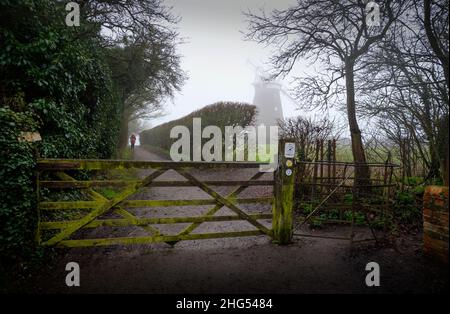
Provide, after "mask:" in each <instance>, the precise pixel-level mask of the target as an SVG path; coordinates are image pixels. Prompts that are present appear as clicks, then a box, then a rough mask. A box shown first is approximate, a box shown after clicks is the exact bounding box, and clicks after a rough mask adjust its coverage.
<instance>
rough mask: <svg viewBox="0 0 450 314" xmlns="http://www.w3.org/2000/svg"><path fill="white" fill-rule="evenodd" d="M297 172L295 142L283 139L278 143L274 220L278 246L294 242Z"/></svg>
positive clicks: (275, 238)
mask: <svg viewBox="0 0 450 314" xmlns="http://www.w3.org/2000/svg"><path fill="white" fill-rule="evenodd" d="M295 171H296V166H295V142H294V141H293V140H287V139H281V140H280V141H279V143H278V167H277V170H276V172H275V186H274V194H275V202H274V204H273V218H272V226H273V237H274V240H275V242H277V243H278V244H289V243H291V242H292V233H293V219H292V211H293V210H292V208H293V199H294V183H295Z"/></svg>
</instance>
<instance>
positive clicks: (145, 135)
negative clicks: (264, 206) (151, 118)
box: [140, 102, 256, 159]
mask: <svg viewBox="0 0 450 314" xmlns="http://www.w3.org/2000/svg"><path fill="white" fill-rule="evenodd" d="M255 116H256V107H255V106H253V105H250V104H246V103H240V102H218V103H215V104H212V105H208V106H206V107H204V108H202V109H200V110H197V111H194V112H192V113H190V114H189V115H187V116H184V117H182V118H180V119H176V120H172V121H170V122H166V123H164V124H161V125H158V126H156V127H154V128H152V129H149V130H145V131H142V132H141V133H140V142H141V145H149V146H153V147H156V148H157V149H160V150H163V151H166V152H168V151H170V148H171V146H172V144H173V143H174V142H175V141H176V140H177V139H176V138H175V139H174V138H170V131H171V129H172V128H173V127H175V126H179V125H182V126H186V127H187V128H188V129H189V132H190V135H191V145H192V143H193V140H192V136H193V132H192V122H193V119H194V118H201V124H202V129H203V128H204V127H206V126H209V125H214V126H217V127H219V128H220V130H221V131H222V140H223V141H222V143H225V141H224V135H225V126H242V127H246V126H249V125H252V124H253V123H254V121H255ZM206 141H208V139H202V143H204V142H206ZM192 151H193V150H192V147H191V159H192Z"/></svg>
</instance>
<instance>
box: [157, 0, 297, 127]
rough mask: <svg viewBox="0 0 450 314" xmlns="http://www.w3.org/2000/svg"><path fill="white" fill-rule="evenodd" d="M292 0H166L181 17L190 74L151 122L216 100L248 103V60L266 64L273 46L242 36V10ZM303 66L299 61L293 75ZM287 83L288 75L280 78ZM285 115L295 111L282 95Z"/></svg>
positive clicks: (291, 0) (250, 77) (267, 7)
mask: <svg viewBox="0 0 450 314" xmlns="http://www.w3.org/2000/svg"><path fill="white" fill-rule="evenodd" d="M295 2H296V1H295V0H272V1H270V0H166V3H167V5H168V6H172V7H173V13H174V14H176V15H179V16H180V17H181V21H180V23H179V24H178V28H179V33H180V36H181V37H183V38H184V39H185V41H186V43H185V44H182V45H180V46H179V47H178V51H179V53H180V55H182V56H183V58H182V62H181V66H182V68H183V69H184V70H185V71H186V72H187V74H188V76H189V78H188V80H187V81H186V84H185V85H184V86H183V88H182V91H181V93H178V94H177V95H176V97H175V99H174V100H173V101H168V102H167V104H166V112H167V113H168V114H167V115H166V116H164V117H162V118H159V119H158V120H155V121H152V126H154V125H157V124H160V123H163V122H166V121H170V120H173V119H176V118H179V117H182V116H184V115H187V114H189V113H190V112H192V111H193V110H196V109H199V108H202V107H204V106H206V105H208V104H212V103H214V102H217V101H227V100H228V101H242V102H248V103H252V101H253V95H254V89H253V86H252V82H253V81H254V78H255V71H254V69H253V68H252V67H251V66H250V65H249V64H248V62H247V60H250V61H251V62H252V63H254V64H256V65H259V66H260V65H264V64H265V63H267V62H268V59H269V57H270V55H271V48H270V47H267V48H265V47H264V46H263V45H259V44H257V43H255V42H249V41H245V40H244V39H243V37H244V35H243V34H242V33H241V31H244V32H245V31H246V28H247V23H246V21H245V16H244V15H243V14H242V12H243V11H248V10H251V11H252V12H258V10H259V9H261V8H265V10H266V11H267V12H269V11H271V10H272V9H274V8H278V9H283V8H287V7H288V6H289V5H290V4H292V3H295ZM302 70H304V65H302V64H299V65H298V66H297V70H296V73H293V74H295V75H299V74H301V73H299V72H301V71H302ZM283 83H284V86H285V87H286V89H287V88H288V83H289V77H287V78H286V79H285V80H284V81H283ZM282 102H283V111H284V114H285V117H286V116H294V115H298V114H299V112H298V111H295V104H294V103H293V102H292V101H290V100H289V99H288V98H287V97H284V96H282Z"/></svg>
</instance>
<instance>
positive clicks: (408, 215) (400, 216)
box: [394, 191, 422, 226]
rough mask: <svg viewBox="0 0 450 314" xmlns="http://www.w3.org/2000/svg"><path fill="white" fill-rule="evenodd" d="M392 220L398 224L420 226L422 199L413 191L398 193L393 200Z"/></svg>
mask: <svg viewBox="0 0 450 314" xmlns="http://www.w3.org/2000/svg"><path fill="white" fill-rule="evenodd" d="M394 218H395V220H396V221H397V222H398V223H401V224H408V225H417V226H420V225H421V224H422V198H421V197H420V195H418V194H416V193H415V192H414V191H403V192H402V191H398V192H397V193H396V194H395V198H394Z"/></svg>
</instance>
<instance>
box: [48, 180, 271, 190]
mask: <svg viewBox="0 0 450 314" xmlns="http://www.w3.org/2000/svg"><path fill="white" fill-rule="evenodd" d="M138 182H139V181H133V180H92V181H72V180H70V181H40V184H41V186H42V187H45V188H58V189H68V188H72V189H86V188H92V187H104V186H124V185H130V184H137V183H138ZM203 183H205V184H207V185H214V186H259V185H273V184H274V181H273V180H258V181H256V180H253V181H245V180H244V181H236V180H234V181H203ZM148 186H149V187H171V186H173V187H179V186H195V185H194V184H192V183H191V182H189V181H153V182H152V183H151V184H149V185H148Z"/></svg>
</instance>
